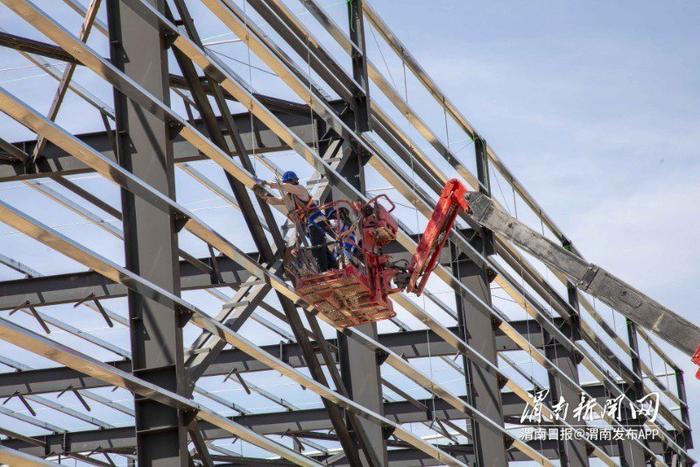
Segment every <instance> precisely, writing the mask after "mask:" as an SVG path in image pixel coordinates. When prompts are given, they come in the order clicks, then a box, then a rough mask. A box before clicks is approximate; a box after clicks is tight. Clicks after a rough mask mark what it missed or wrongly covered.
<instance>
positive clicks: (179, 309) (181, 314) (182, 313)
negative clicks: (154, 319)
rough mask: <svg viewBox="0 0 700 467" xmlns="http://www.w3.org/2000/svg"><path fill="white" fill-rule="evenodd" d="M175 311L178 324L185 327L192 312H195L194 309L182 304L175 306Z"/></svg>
mask: <svg viewBox="0 0 700 467" xmlns="http://www.w3.org/2000/svg"><path fill="white" fill-rule="evenodd" d="M175 313H176V314H177V325H178V326H180V327H181V328H183V327H185V325H186V324H187V323H188V322H189V321H190V319H191V318H192V314H193V313H192V311H190V310H188V309H187V308H185V307H183V306H181V305H176V306H175Z"/></svg>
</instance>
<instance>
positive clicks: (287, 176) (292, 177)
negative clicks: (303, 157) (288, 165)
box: [282, 170, 299, 183]
mask: <svg viewBox="0 0 700 467" xmlns="http://www.w3.org/2000/svg"><path fill="white" fill-rule="evenodd" d="M293 181H299V177H297V174H295V173H294V172H292V171H291V170H288V171H286V172H285V173H283V174H282V182H284V183H287V182H293Z"/></svg>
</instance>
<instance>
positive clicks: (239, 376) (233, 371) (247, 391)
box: [223, 368, 252, 394]
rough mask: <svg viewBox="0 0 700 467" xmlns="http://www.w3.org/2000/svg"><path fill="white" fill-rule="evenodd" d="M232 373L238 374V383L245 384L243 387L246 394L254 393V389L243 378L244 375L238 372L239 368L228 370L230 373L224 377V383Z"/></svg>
mask: <svg viewBox="0 0 700 467" xmlns="http://www.w3.org/2000/svg"><path fill="white" fill-rule="evenodd" d="M231 375H236V379H237V380H238V383H239V384H240V385H241V386H243V389H244V390H245V392H246V394H252V391H251V390H250V388H249V387H248V385H247V384H246V382H245V380H244V379H243V376H241V374H240V373H239V372H238V369H237V368H234V369H232V370H231V371H229V372H228V374H227V375H226V376H225V377H224V381H223V382H224V383H225V382H226V381H228V380H229V378H231Z"/></svg>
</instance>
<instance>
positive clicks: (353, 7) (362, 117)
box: [348, 0, 370, 133]
mask: <svg viewBox="0 0 700 467" xmlns="http://www.w3.org/2000/svg"><path fill="white" fill-rule="evenodd" d="M363 3H364V0H349V1H348V23H349V25H350V41H351V42H352V45H353V49H352V52H351V53H350V56H351V59H352V77H353V78H354V79H355V81H356V82H357V83H358V84H359V85H360V86H362V92H354V93H353V112H354V114H355V131H357V132H358V133H362V132H364V131H369V130H370V118H369V116H370V105H369V79H368V78H367V59H366V57H367V48H366V46H365V21H364V13H363V11H362V4H363Z"/></svg>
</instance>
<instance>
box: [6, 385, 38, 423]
mask: <svg viewBox="0 0 700 467" xmlns="http://www.w3.org/2000/svg"><path fill="white" fill-rule="evenodd" d="M15 396H17V398H18V399H19V400H20V401H21V402H22V404H24V406H25V407H26V408H27V410H29V413H30V414H32V416H33V417H36V411H35V410H34V408H33V407H32V406H31V405H30V404H29V402H28V401H27V399H25V398H24V396H23V395H22V394H20V392H19V391H15V392H14V393H13V394H12V395H11V396H10V397H8V398H7V399H5V400H4V401H3V403H2V405H5V404H7V402H8V401H9V400H10V399H12V398H13V397H15Z"/></svg>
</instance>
